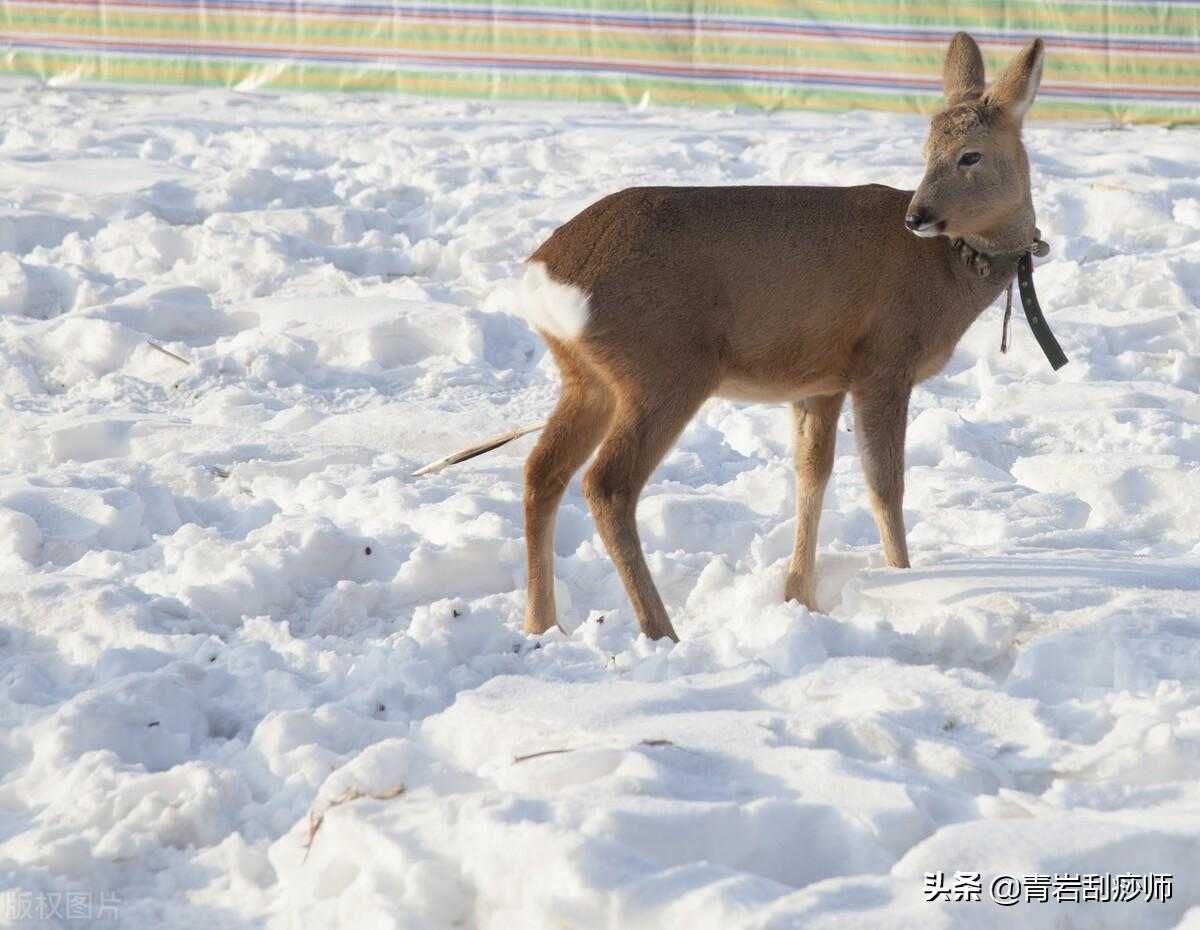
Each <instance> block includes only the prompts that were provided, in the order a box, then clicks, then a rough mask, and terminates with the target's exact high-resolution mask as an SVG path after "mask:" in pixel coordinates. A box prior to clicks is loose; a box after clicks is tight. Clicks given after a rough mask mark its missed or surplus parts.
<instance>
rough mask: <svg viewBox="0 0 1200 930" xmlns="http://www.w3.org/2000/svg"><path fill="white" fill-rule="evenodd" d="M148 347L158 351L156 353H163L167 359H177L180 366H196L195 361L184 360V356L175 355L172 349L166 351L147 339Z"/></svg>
mask: <svg viewBox="0 0 1200 930" xmlns="http://www.w3.org/2000/svg"><path fill="white" fill-rule="evenodd" d="M146 345H148V346H149V347H150V348H152V349H153V350H154V351H156V352H161V353H162V354H163V355H165V356H166V357H167V358H173V359H175V361H177V362H179V363H180V364H183V365H188V366H191V365H195V364H196V363H195V362H193V361H192V360H191V359H190V358H184V357H183V356H182V355H176V354H175V353H174V352H172V351H171V350H170V349H164V348H163V347H162V346H160V345H159V344H158V343H157V342H153V341H152V340H150V339H147V340H146Z"/></svg>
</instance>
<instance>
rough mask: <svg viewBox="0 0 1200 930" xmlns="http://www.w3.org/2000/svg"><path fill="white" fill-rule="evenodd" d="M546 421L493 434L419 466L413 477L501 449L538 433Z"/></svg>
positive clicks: (429, 473) (428, 473) (431, 472)
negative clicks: (423, 465)
mask: <svg viewBox="0 0 1200 930" xmlns="http://www.w3.org/2000/svg"><path fill="white" fill-rule="evenodd" d="M545 425H546V424H545V423H534V424H533V425H532V426H520V427H518V428H517V429H515V430H513V431H512V432H510V433H504V434H503V435H501V436H493V437H492V438H491V439H485V440H484V441H483V442H481V443H479V444H478V445H474V446H471V447H470V448H469V449H462V450H460V451H458V452H454V453H451V454H450V455H447V456H446V457H445V458H444V459H438V460H437V461H436V462H430V463H429V464H428V465H426V466H425V467H424V468H418V469H417V470H416V471H414V472H413V473H412V477H414V478H420V477H421V476H422V475H432V474H434V473H435V472H439V471H441V470H442V469H443V468H449V467H450V466H451V465H457V464H458V463H459V462H465V461H467V459H473V458H475V457H476V456H478V455H483V454H484V453H485V452H491V451H492V450H493V449H499V448H500V447H501V446H503V445H507V444H508V443H510V442H512V441H513V440H514V439H520V438H521V437H522V436H528V435H529V434H530V433H536V432H537V431H538V430H540V429H541V428H542V427H544V426H545Z"/></svg>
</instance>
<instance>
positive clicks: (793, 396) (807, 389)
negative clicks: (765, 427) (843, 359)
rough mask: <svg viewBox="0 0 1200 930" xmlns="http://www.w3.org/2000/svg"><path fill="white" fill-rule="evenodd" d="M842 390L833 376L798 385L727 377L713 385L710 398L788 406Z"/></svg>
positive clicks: (837, 378) (844, 385)
mask: <svg viewBox="0 0 1200 930" xmlns="http://www.w3.org/2000/svg"><path fill="white" fill-rule="evenodd" d="M844 390H846V383H845V380H844V379H843V378H839V377H833V376H826V377H823V378H814V379H812V380H805V381H803V382H799V383H797V382H792V381H766V380H758V379H754V378H745V377H739V376H731V377H727V378H725V379H723V380H722V381H721V383H720V384H718V385H717V389H716V390H715V391H713V396H714V397H721V398H724V399H725V400H740V401H748V402H750V403H755V404H789V403H792V402H793V401H797V400H803V399H804V398H806V397H814V396H816V395H818V394H835V393H837V392H839V391H844Z"/></svg>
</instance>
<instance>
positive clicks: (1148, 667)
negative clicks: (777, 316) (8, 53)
mask: <svg viewBox="0 0 1200 930" xmlns="http://www.w3.org/2000/svg"><path fill="white" fill-rule="evenodd" d="M0 106H2V107H3V113H4V117H5V118H4V121H3V126H2V128H0V140H2V141H0V249H2V250H3V254H0V314H2V316H0V435H2V436H3V441H2V442H0V895H2V896H3V897H0V924H3V923H5V921H6V920H7V922H8V923H10V924H13V925H15V926H18V927H24V926H35V925H36V926H62V927H75V926H82V925H85V923H86V921H85V915H83V914H82V911H81V910H79V909H81V908H82V906H83V904H84V902H86V903H87V906H88V914H90V917H91V919H92V921H93V923H95V925H97V926H105V927H107V926H121V927H126V928H137V930H143V928H149V927H156V928H171V930H173V928H184V927H196V928H213V927H220V928H223V930H224V928H228V930H241V928H250V927H269V928H275V927H280V928H282V927H288V926H296V927H311V928H320V930H335V928H340V927H346V928H355V930H364V928H365V930H375V928H380V930H382V928H407V930H418V928H421V930H426V928H428V930H440V928H450V927H464V928H478V930H510V928H517V930H542V928H546V930H548V928H552V927H553V928H566V927H570V928H581V930H582V928H599V927H613V928H618V927H619V928H621V930H633V928H655V930H658V928H666V927H687V928H689V930H708V928H713V930H718V928H719V930H735V928H793V927H794V928H871V930H888V928H897V930H898V928H914V927H920V928H943V927H955V928H960V927H962V928H988V927H1000V926H1011V925H1013V921H1014V920H1016V921H1018V922H1019V924H1020V926H1022V927H1023V928H1028V930H1038V928H1046V930H1073V928H1080V930H1082V928H1089V930H1093V928H1118V927H1119V928H1123V930H1125V928H1130V927H1137V928H1140V930H1159V928H1161V930H1166V928H1185V927H1186V928H1197V927H1200V883H1198V880H1197V875H1200V780H1198V779H1200V683H1198V681H1197V672H1198V670H1200V545H1198V537H1200V395H1198V393H1197V389H1198V385H1200V311H1198V309H1197V308H1198V305H1200V177H1198V173H1200V169H1198V167H1197V162H1196V151H1197V150H1198V144H1197V143H1198V140H1200V134H1198V133H1197V132H1195V131H1189V130H1180V131H1167V130H1163V129H1153V128H1143V129H1130V130H1122V131H1101V130H1081V129H1067V128H1055V127H1041V128H1039V127H1036V126H1035V127H1034V128H1031V129H1030V130H1028V131H1027V133H1026V139H1027V143H1028V145H1029V148H1030V150H1031V155H1032V158H1033V163H1034V181H1035V192H1034V199H1035V203H1036V204H1037V207H1038V211H1039V213H1038V218H1039V224H1040V226H1041V229H1042V230H1043V232H1044V234H1045V238H1046V239H1047V240H1048V241H1050V243H1051V244H1052V247H1053V253H1052V255H1051V257H1050V258H1049V259H1048V260H1046V261H1044V262H1043V263H1041V267H1040V269H1039V271H1038V275H1037V280H1038V284H1039V291H1040V294H1041V297H1042V302H1043V304H1044V305H1045V307H1046V308H1047V311H1048V312H1049V314H1050V317H1051V320H1052V322H1053V324H1054V328H1055V331H1056V332H1057V334H1058V336H1059V338H1060V340H1061V341H1062V343H1063V346H1064V348H1065V349H1066V351H1067V353H1068V355H1070V356H1071V359H1072V361H1071V364H1070V365H1069V366H1068V367H1067V368H1065V369H1064V370H1063V371H1062V372H1060V373H1059V374H1057V375H1056V374H1054V373H1052V372H1051V371H1050V368H1049V366H1048V364H1047V363H1046V361H1045V359H1044V358H1043V357H1042V356H1041V354H1040V352H1039V351H1038V349H1037V346H1036V344H1035V343H1034V341H1033V338H1032V336H1031V335H1030V333H1029V332H1028V330H1027V329H1026V328H1025V325H1024V321H1023V320H1022V319H1021V318H1020V316H1019V314H1018V317H1017V319H1016V320H1014V330H1013V332H1014V337H1015V347H1014V349H1013V350H1012V351H1011V352H1010V353H1009V354H1008V355H1006V356H1001V355H1000V354H999V351H998V343H999V339H1000V308H999V307H996V308H993V309H992V310H990V311H988V313H986V314H985V315H984V317H983V318H981V320H980V321H979V322H978V323H977V324H976V326H975V327H974V328H973V329H972V330H971V331H970V332H969V333H968V335H967V336H966V338H965V339H964V341H963V342H962V344H961V345H960V347H959V349H958V351H957V352H956V353H955V355H954V356H953V358H952V359H951V361H950V363H949V364H948V366H947V367H946V369H945V371H944V372H943V373H942V374H941V375H939V376H938V377H936V378H934V379H933V380H931V381H929V382H927V383H926V384H925V385H923V386H922V387H921V388H919V389H918V390H917V392H916V395H915V401H914V405H913V409H912V411H911V424H910V431H909V440H908V455H909V464H910V467H909V470H908V496H907V499H906V509H907V521H908V526H909V541H910V546H911V548H912V551H913V563H914V568H913V569H912V570H910V571H907V572H898V571H891V570H887V569H885V568H882V567H881V558H880V555H879V551H878V543H877V538H876V532H875V528H874V526H873V524H872V522H871V519H870V516H869V512H868V510H867V507H866V502H865V497H864V489H863V482H862V477H861V472H860V469H859V464H858V459H857V456H856V453H855V449H854V436H853V422H852V418H851V416H850V415H849V414H846V415H845V416H844V419H843V421H842V425H841V426H842V428H841V430H840V431H839V436H838V449H837V452H838V455H837V463H836V466H835V475H834V479H833V482H832V484H831V487H830V490H829V494H828V497H827V500H826V509H825V513H824V519H823V522H822V544H821V555H820V565H819V570H820V572H821V575H822V578H821V584H820V589H819V597H820V599H821V600H822V605H823V607H824V608H825V612H822V613H813V614H810V613H809V612H808V611H806V610H805V609H803V608H801V607H798V606H796V605H794V604H784V603H782V602H781V592H782V589H783V578H784V567H785V562H786V559H787V556H788V552H789V547H790V540H791V536H792V531H793V521H792V518H791V508H792V503H791V502H792V485H791V477H790V464H789V453H788V448H787V435H788V422H789V421H788V415H787V412H786V410H785V409H784V408H782V407H769V406H748V405H738V404H733V403H728V402H715V401H714V402H711V403H709V404H708V405H707V406H705V407H704V408H703V410H702V412H701V414H700V415H699V416H698V418H697V419H696V421H695V422H694V423H693V424H692V426H691V427H690V428H689V429H688V431H687V432H686V434H685V435H684V437H683V439H682V440H681V442H680V443H679V446H678V447H677V448H676V449H675V451H674V452H673V453H672V454H671V455H670V456H669V458H668V459H667V460H666V461H665V462H664V463H663V465H662V467H661V468H660V469H659V471H658V472H657V473H656V474H655V476H654V478H653V480H652V483H651V485H650V486H649V487H648V489H647V492H646V494H645V497H644V498H643V502H642V506H641V510H640V518H641V526H642V529H643V538H644V542H645V544H646V546H647V548H648V549H649V550H650V563H651V567H652V569H653V570H654V572H655V573H656V577H657V578H658V581H659V586H660V588H661V590H662V593H663V596H664V598H665V599H666V601H667V604H668V607H669V609H670V611H671V613H672V616H673V618H674V620H675V624H676V627H677V629H678V630H679V631H680V634H681V636H682V640H683V641H682V642H681V643H680V644H679V645H677V646H674V647H672V646H670V645H668V644H660V643H650V642H647V641H645V640H644V639H640V638H639V637H638V635H637V630H636V624H635V623H634V622H633V618H632V614H631V611H630V608H629V606H628V604H627V602H626V600H625V597H624V594H623V592H622V590H621V588H620V585H619V582H618V580H617V577H616V575H615V573H614V570H613V568H612V565H611V564H610V562H609V561H608V559H607V557H606V556H605V555H604V553H603V550H602V548H601V546H600V543H599V540H598V538H597V536H596V535H595V533H594V531H593V528H592V524H591V521H590V519H589V517H588V515H587V511H586V508H585V506H584V504H583V501H582V499H581V497H580V494H579V492H578V488H577V486H573V487H572V490H571V491H570V492H569V494H568V497H567V500H566V502H565V504H564V507H563V510H562V513H561V517H560V524H559V536H558V543H557V545H558V557H559V558H558V575H559V578H560V582H561V594H560V598H559V603H560V609H561V610H562V614H563V621H564V623H565V625H566V626H567V627H568V628H569V629H571V630H572V632H571V634H570V635H569V636H565V635H562V634H560V633H555V634H552V635H548V636H546V637H544V638H543V639H542V640H541V641H540V642H535V641H533V640H531V639H528V638H526V637H525V636H523V635H522V634H521V632H520V622H521V613H522V608H523V597H524V593H523V575H524V552H523V541H522V528H521V506H520V498H521V485H520V467H521V464H522V460H523V456H524V454H525V453H526V452H527V451H528V449H529V447H530V444H531V443H532V441H533V440H532V439H526V440H522V441H521V442H519V443H516V444H514V445H513V446H511V447H508V448H505V449H503V450H501V451H500V452H497V453H494V454H492V455H490V456H487V457H484V458H481V459H477V460H475V461H473V462H471V463H469V464H467V465H464V466H461V467H459V468H455V469H452V470H450V471H447V472H444V473H442V474H440V475H437V476H433V477H429V478H425V479H411V478H410V477H408V476H409V473H410V472H411V471H412V470H413V469H414V468H415V467H416V466H418V465H420V464H424V463H425V462H427V461H429V460H431V459H434V458H437V457H439V456H440V455H442V454H444V453H445V452H448V451H451V450H452V449H455V448H457V447H459V446H461V445H464V444H466V443H467V442H469V441H470V440H473V439H475V438H477V437H481V436H486V435H490V434H493V433H497V432H500V431H503V430H505V429H507V428H509V427H511V426H515V425H519V424H522V423H526V422H531V421H536V420H538V419H540V418H541V417H542V416H543V415H544V414H545V413H546V412H547V411H548V410H549V409H550V406H551V405H552V403H553V400H554V398H555V396H556V382H555V372H554V369H553V366H552V364H551V363H550V360H549V359H548V358H547V356H546V355H545V353H544V350H543V348H542V346H541V344H540V342H539V340H538V339H537V337H536V336H535V335H534V334H533V333H531V332H530V331H529V330H528V328H527V327H526V326H525V324H524V323H523V322H522V321H521V320H520V319H519V318H517V317H516V316H514V315H513V306H512V288H511V285H510V284H509V279H510V277H511V276H512V275H513V273H514V272H515V271H516V270H517V269H518V267H519V263H520V261H521V260H522V259H523V258H524V256H526V255H527V254H528V253H529V252H530V251H531V250H532V249H533V248H534V247H535V246H536V245H537V244H538V243H539V242H540V241H541V240H542V238H544V237H545V236H546V235H547V234H548V233H549V232H550V230H551V229H553V228H554V227H555V226H556V225H557V224H559V223H560V222H562V221H563V220H565V219H567V218H568V217H569V216H571V215H572V214H573V213H574V212H576V211H577V210H578V209H580V208H581V207H583V206H584V205H585V204H587V203H588V202H590V201H592V200H593V199H595V198H596V197H598V196H599V195H601V194H604V193H607V192H610V191H612V190H615V189H618V188H620V187H624V186H629V185H633V184H639V183H656V184H658V183H668V184H670V183H681V184H717V183H813V184H850V183H858V182H864V181H879V182H883V183H888V184H893V185H896V186H905V187H907V186H912V185H913V184H914V183H915V182H916V181H917V179H918V178H919V176H920V171H921V163H920V145H921V140H922V137H923V133H924V123H923V121H921V120H919V119H910V118H896V117H888V116H881V115H864V114H852V115H836V116H826V115H813V114H794V115H776V116H766V115H761V114H759V115H756V114H736V113H735V114H707V113H696V112H684V111H647V112H630V111H623V110H615V109H592V110H588V111H586V112H583V113H581V114H575V113H571V112H570V111H568V110H564V109H548V108H543V107H535V106H526V107H509V106H504V107H500V106H488V105H481V104H473V103H458V102H452V103H441V102H439V103H414V102H406V101H402V100H397V99H375V98H369V97H338V96H285V97H261V96H244V95H233V94H216V93H181V94H173V95H153V94H140V93H129V94H125V93H85V92H78V91H63V90H35V89H31V88H29V87H24V88H17V89H13V88H12V87H11V86H10V88H9V89H8V90H7V91H6V92H5V93H4V94H3V96H2V99H0ZM150 341H154V342H157V343H158V344H160V345H163V346H165V347H166V348H167V349H169V350H170V351H172V352H174V353H177V354H178V355H180V356H182V357H183V358H184V359H186V360H187V363H186V364H185V363H183V362H180V361H176V360H174V359H172V358H170V357H168V356H166V355H164V354H162V353H161V352H159V351H156V350H155V349H154V348H152V347H151V345H150ZM938 871H942V872H945V873H947V875H948V876H952V875H953V873H954V872H956V871H962V872H979V873H981V882H982V886H983V889H984V891H983V895H982V897H983V900H981V901H978V902H972V901H958V902H945V901H939V902H935V903H926V901H925V892H924V881H925V878H924V876H925V873H926V872H938ZM1106 872H1111V873H1136V874H1150V873H1173V874H1174V876H1175V883H1174V894H1173V896H1172V897H1171V899H1170V901H1169V902H1167V903H1157V904H1149V903H1146V902H1145V901H1144V900H1141V901H1138V902H1135V903H1126V904H1113V903H1055V902H1054V901H1053V900H1052V901H1051V902H1050V903H1031V904H1021V905H1018V906H1017V907H1015V908H1010V907H1003V906H999V905H997V904H995V903H992V902H991V901H990V900H988V898H989V893H988V889H989V882H990V881H991V880H992V879H993V878H994V877H995V876H997V875H1000V874H1004V873H1007V874H1012V875H1016V876H1024V875H1026V874H1032V873H1044V874H1048V875H1056V874H1060V873H1085V874H1087V873H1106ZM68 893H71V894H73V895H75V897H74V899H73V900H75V901H76V905H77V911H76V914H75V916H74V917H72V916H70V915H67V914H66V909H65V905H64V904H63V901H64V900H65V899H63V898H61V897H59V898H56V897H55V896H56V895H58V896H63V895H66V894H68ZM1052 897H1053V896H1052ZM56 902H57V913H58V916H55V910H54V906H55V905H56ZM81 921H83V922H84V923H81Z"/></svg>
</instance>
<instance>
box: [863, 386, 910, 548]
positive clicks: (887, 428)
mask: <svg viewBox="0 0 1200 930" xmlns="http://www.w3.org/2000/svg"><path fill="white" fill-rule="evenodd" d="M911 393H912V385H911V384H908V383H896V382H883V381H879V382H870V383H867V384H864V385H860V386H857V387H855V388H854V417H855V429H856V432H857V434H858V449H859V455H860V456H861V457H862V465H863V474H864V475H865V477H866V479H867V492H868V494H869V495H870V500H871V510H872V511H873V512H874V514H875V525H876V526H877V527H879V538H880V539H881V541H882V542H883V554H884V556H885V558H886V559H887V563H888V565H891V566H892V567H893V568H908V543H907V541H906V540H905V538H904V432H905V429H906V427H907V425H908V398H909V395H910V394H911Z"/></svg>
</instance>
